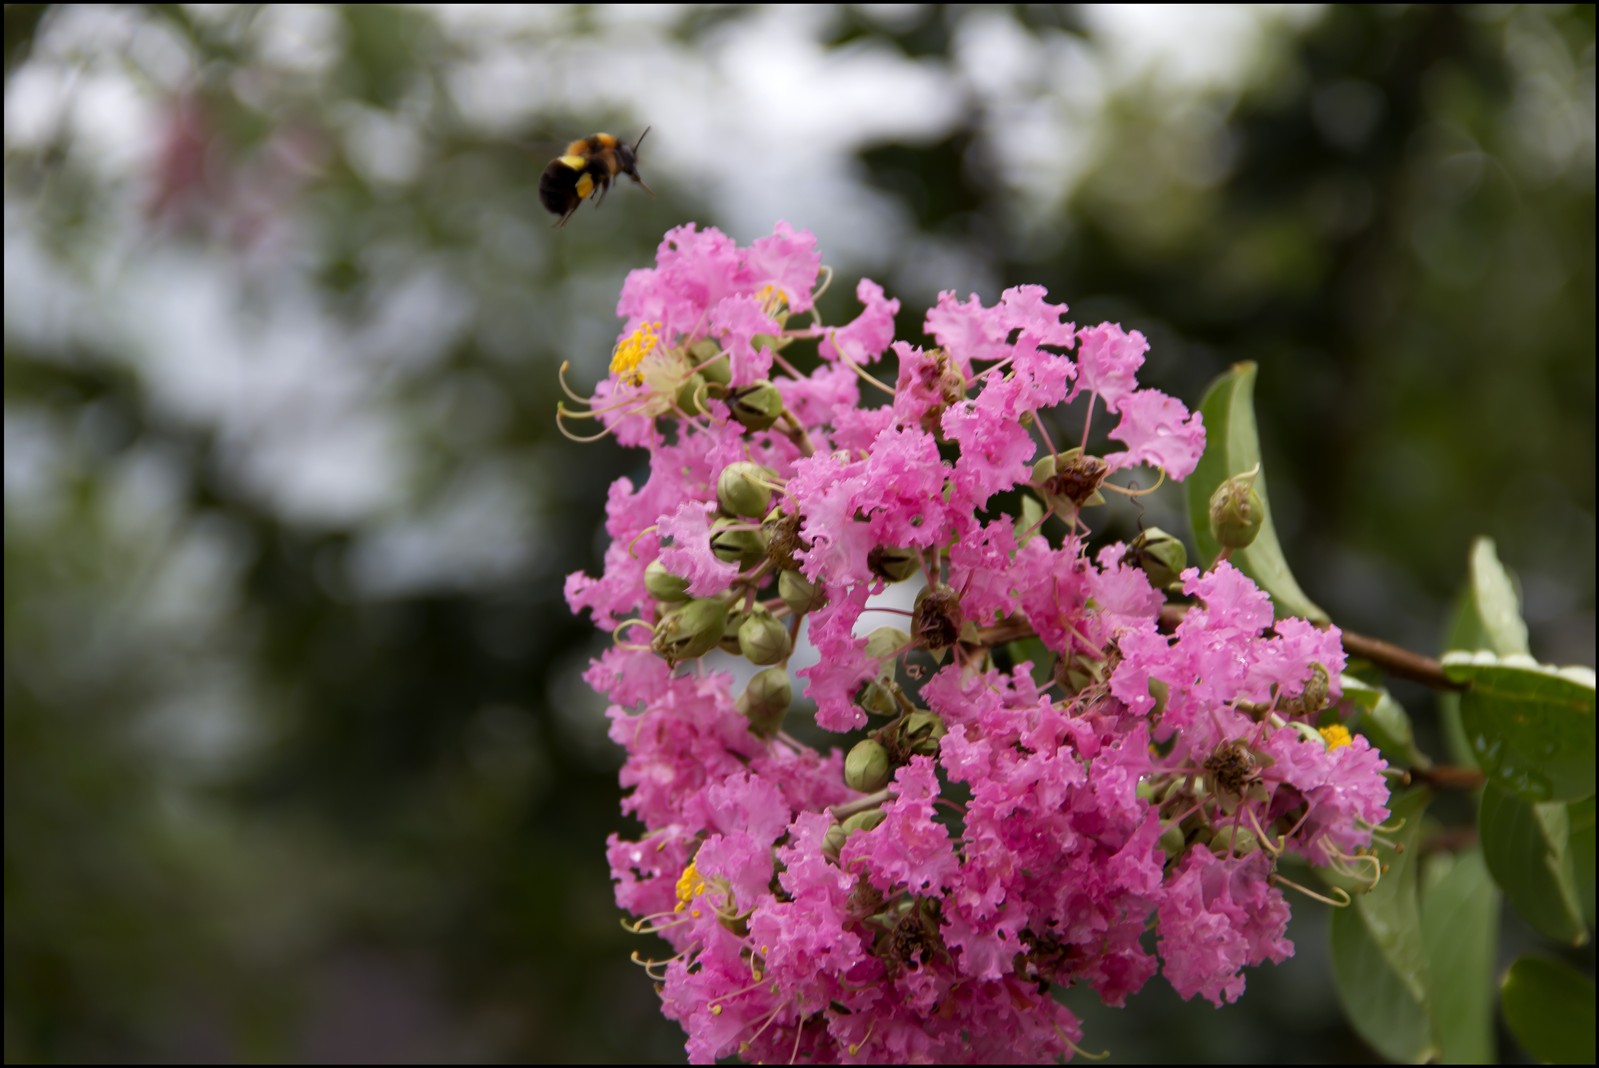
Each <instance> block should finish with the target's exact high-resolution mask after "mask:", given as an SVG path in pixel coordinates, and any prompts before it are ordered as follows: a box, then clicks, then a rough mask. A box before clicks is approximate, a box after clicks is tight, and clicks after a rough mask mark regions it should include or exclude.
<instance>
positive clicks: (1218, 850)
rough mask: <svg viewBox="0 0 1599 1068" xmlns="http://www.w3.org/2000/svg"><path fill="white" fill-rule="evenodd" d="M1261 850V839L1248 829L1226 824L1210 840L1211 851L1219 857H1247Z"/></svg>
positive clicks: (1218, 828)
mask: <svg viewBox="0 0 1599 1068" xmlns="http://www.w3.org/2000/svg"><path fill="white" fill-rule="evenodd" d="M1259 848H1260V839H1259V838H1257V837H1256V836H1255V832H1254V831H1252V830H1250V829H1249V828H1248V827H1240V826H1238V825H1237V824H1233V823H1224V824H1222V825H1221V826H1220V827H1217V828H1216V833H1215V834H1214V835H1212V836H1211V839H1210V851H1211V852H1212V853H1214V854H1216V855H1217V856H1218V857H1229V856H1232V857H1247V856H1248V855H1249V854H1251V853H1253V852H1254V851H1255V850H1257V849H1259Z"/></svg>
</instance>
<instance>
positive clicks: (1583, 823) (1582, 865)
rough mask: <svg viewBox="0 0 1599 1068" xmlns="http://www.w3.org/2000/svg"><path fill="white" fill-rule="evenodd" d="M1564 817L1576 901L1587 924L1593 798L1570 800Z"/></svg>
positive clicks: (1590, 895)
mask: <svg viewBox="0 0 1599 1068" xmlns="http://www.w3.org/2000/svg"><path fill="white" fill-rule="evenodd" d="M1566 818H1567V819H1569V820H1570V821H1571V872H1572V877H1573V879H1574V880H1575V881H1576V884H1577V901H1578V903H1579V904H1580V905H1581V906H1582V919H1583V922H1584V923H1586V924H1587V925H1588V926H1589V927H1592V926H1593V925H1594V900H1593V889H1594V887H1593V884H1594V848H1593V847H1594V842H1593V838H1594V804H1593V798H1591V797H1589V798H1585V799H1583V800H1581V801H1573V802H1572V803H1571V804H1569V805H1567V806H1566Z"/></svg>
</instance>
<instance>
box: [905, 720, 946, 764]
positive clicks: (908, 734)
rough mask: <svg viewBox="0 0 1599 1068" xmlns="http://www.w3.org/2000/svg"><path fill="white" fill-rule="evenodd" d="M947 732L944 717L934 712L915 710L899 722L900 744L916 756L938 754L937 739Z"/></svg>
mask: <svg viewBox="0 0 1599 1068" xmlns="http://www.w3.org/2000/svg"><path fill="white" fill-rule="evenodd" d="M948 733H949V728H948V727H946V726H944V718H943V717H942V716H940V715H939V714H938V713H936V712H927V711H917V712H912V713H911V714H910V715H908V716H906V717H905V722H904V723H902V724H900V728H899V737H900V744H901V745H902V746H903V747H904V748H905V749H906V750H907V751H908V752H911V753H915V754H916V755H918V756H936V755H938V743H939V739H941V738H943V737H944V735H946V734H948Z"/></svg>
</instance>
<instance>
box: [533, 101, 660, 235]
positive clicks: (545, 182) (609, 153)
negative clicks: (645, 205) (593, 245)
mask: <svg viewBox="0 0 1599 1068" xmlns="http://www.w3.org/2000/svg"><path fill="white" fill-rule="evenodd" d="M649 132H650V130H649V127H647V126H646V127H645V128H644V133H641V134H639V135H638V140H637V141H634V142H633V144H632V145H631V146H629V145H626V144H623V143H622V142H620V141H618V140H617V139H616V138H614V137H612V136H611V135H610V134H607V133H597V134H591V135H589V136H588V137H585V138H583V139H582V140H581V141H573V142H572V143H571V144H569V145H567V146H566V152H565V153H563V154H562V155H560V156H557V157H556V158H555V159H553V160H551V161H550V165H549V166H548V167H545V168H544V176H543V177H542V178H540V179H539V201H540V203H542V204H543V205H544V206H545V207H546V208H548V209H550V211H551V212H553V213H554V214H556V215H559V216H560V218H559V219H557V220H555V225H556V226H557V227H561V226H565V225H566V220H568V219H570V218H571V217H572V213H573V212H574V211H576V210H577V209H578V208H579V207H581V206H582V204H583V201H585V200H587V199H588V198H589V197H591V196H593V195H594V191H595V190H596V189H598V190H599V192H600V197H599V200H596V201H595V202H594V206H595V207H599V206H600V203H601V202H602V201H603V200H604V199H605V194H606V193H608V192H610V190H611V180H612V179H614V178H615V177H616V176H617V175H619V174H625V175H627V176H628V177H629V178H631V179H633V181H634V182H636V183H637V184H638V185H639V187H640V188H642V189H643V190H644V191H645V192H646V193H649V194H650V196H654V195H655V193H654V191H653V190H651V189H650V187H649V186H647V185H645V184H644V179H642V178H640V177H639V176H638V146H639V145H642V144H643V143H644V136H645V134H648V133H649Z"/></svg>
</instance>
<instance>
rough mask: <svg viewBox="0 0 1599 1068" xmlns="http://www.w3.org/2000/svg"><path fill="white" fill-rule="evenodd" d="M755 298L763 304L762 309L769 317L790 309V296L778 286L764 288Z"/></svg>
mask: <svg viewBox="0 0 1599 1068" xmlns="http://www.w3.org/2000/svg"><path fill="white" fill-rule="evenodd" d="M755 298H756V299H757V300H759V301H760V302H761V307H762V308H764V309H765V310H766V314H768V315H776V314H777V313H778V312H780V311H783V310H785V309H787V307H788V294H787V293H785V292H783V291H782V290H781V289H779V288H777V287H776V286H769V285H768V286H762V287H761V288H760V289H759V290H758V291H757V292H756V294H755Z"/></svg>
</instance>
